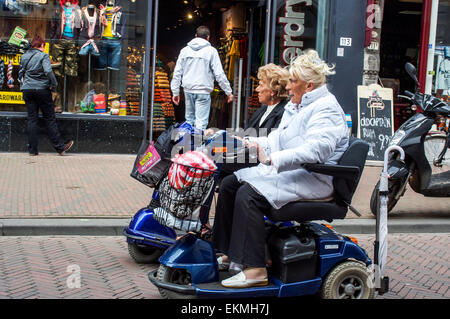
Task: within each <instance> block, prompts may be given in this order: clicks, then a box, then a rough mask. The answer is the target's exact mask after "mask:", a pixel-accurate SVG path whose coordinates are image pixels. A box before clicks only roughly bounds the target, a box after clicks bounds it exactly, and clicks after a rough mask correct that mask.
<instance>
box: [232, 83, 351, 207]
mask: <svg viewBox="0 0 450 319" xmlns="http://www.w3.org/2000/svg"><path fill="white" fill-rule="evenodd" d="M255 140H256V141H257V142H258V144H260V145H261V146H263V147H264V149H265V151H266V154H268V155H270V157H271V160H272V165H271V166H268V165H264V164H259V165H258V166H254V167H250V168H244V169H241V170H239V171H237V172H235V173H234V174H235V175H236V176H237V178H238V180H239V181H240V182H247V183H249V184H250V185H251V186H252V187H253V188H254V189H255V190H256V191H258V192H259V193H260V194H261V195H263V196H264V197H265V198H266V199H267V200H268V201H269V203H270V204H271V205H272V206H273V207H274V208H276V209H280V208H281V207H282V206H284V205H285V204H287V203H289V202H292V201H297V200H300V199H320V198H325V197H328V196H330V195H331V194H332V193H333V184H332V181H333V179H332V177H331V176H327V175H322V174H317V173H310V172H308V171H307V170H305V169H303V168H300V165H301V164H303V163H317V162H318V163H327V164H337V162H338V160H339V159H340V158H341V156H342V154H343V153H344V151H345V150H346V149H347V147H348V140H349V136H348V128H347V122H346V119H345V114H344V112H343V110H342V108H341V106H340V105H339V103H338V102H337V100H336V98H335V97H334V95H333V94H331V93H330V92H329V91H328V89H327V87H326V85H323V86H321V87H319V88H317V89H315V90H313V91H311V92H309V93H306V94H305V95H304V96H303V98H302V102H301V104H300V105H296V104H293V103H292V102H289V103H288V104H287V105H286V107H285V111H284V114H283V118H282V119H281V123H280V125H279V127H278V129H277V130H274V131H272V132H271V133H270V134H269V136H267V137H258V138H256V139H255Z"/></svg>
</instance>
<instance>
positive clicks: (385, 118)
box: [358, 84, 394, 161]
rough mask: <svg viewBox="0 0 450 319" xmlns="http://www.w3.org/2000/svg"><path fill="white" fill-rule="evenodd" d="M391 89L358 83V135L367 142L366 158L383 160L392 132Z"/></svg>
mask: <svg viewBox="0 0 450 319" xmlns="http://www.w3.org/2000/svg"><path fill="white" fill-rule="evenodd" d="M393 114H394V111H393V90H392V89H390V88H383V87H381V86H379V85H377V84H373V85H370V86H362V85H358V137H359V138H361V139H363V140H365V141H366V142H367V143H368V144H369V153H368V154H367V159H368V160H373V161H383V159H384V152H385V150H386V149H387V147H388V145H389V142H390V141H391V138H392V135H393V134H394V125H393V124H394V123H393Z"/></svg>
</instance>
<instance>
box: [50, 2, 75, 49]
mask: <svg viewBox="0 0 450 319" xmlns="http://www.w3.org/2000/svg"><path fill="white" fill-rule="evenodd" d="M59 3H60V5H61V6H60V7H59V8H58V7H57V8H56V9H55V11H54V12H53V18H52V20H51V23H50V30H49V32H50V34H49V37H50V38H51V39H63V38H65V39H71V40H72V39H74V40H76V39H78V37H79V32H80V29H81V27H82V21H81V8H80V6H79V5H78V0H71V1H65V0H60V1H59ZM67 3H70V5H69V4H67ZM69 8H70V9H69ZM69 12H70V16H68V14H69Z"/></svg>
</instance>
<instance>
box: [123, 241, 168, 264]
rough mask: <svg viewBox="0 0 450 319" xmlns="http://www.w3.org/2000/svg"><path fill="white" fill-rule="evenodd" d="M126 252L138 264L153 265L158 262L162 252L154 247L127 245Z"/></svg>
mask: <svg viewBox="0 0 450 319" xmlns="http://www.w3.org/2000/svg"><path fill="white" fill-rule="evenodd" d="M128 252H129V254H130V256H131V257H132V258H133V259H134V261H136V262H137V263H138V264H153V263H156V262H158V258H159V257H161V255H162V254H163V252H164V250H162V249H159V248H154V247H148V246H142V245H138V244H136V243H128Z"/></svg>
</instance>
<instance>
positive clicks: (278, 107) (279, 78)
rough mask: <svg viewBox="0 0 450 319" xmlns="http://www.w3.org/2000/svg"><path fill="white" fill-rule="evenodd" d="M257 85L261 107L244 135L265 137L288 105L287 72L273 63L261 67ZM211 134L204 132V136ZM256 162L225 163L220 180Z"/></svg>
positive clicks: (278, 122)
mask: <svg viewBox="0 0 450 319" xmlns="http://www.w3.org/2000/svg"><path fill="white" fill-rule="evenodd" d="M257 77H258V80H259V83H258V86H257V87H256V92H258V101H259V103H261V104H262V106H261V107H260V108H259V109H257V110H256V111H255V113H253V115H252V117H251V118H250V120H249V121H248V124H247V125H246V126H245V127H244V129H245V133H246V134H248V135H250V136H252V137H259V136H261V135H262V136H267V135H268V134H269V133H270V132H271V131H272V130H273V129H276V128H278V125H280V122H281V118H282V117H283V113H284V107H285V106H286V104H287V103H288V98H289V92H288V91H287V89H286V86H287V85H288V83H289V71H288V70H286V69H285V68H282V67H280V66H278V65H275V64H273V63H269V64H267V65H264V66H261V67H260V68H259V69H258V74H257ZM208 133H212V132H208V130H207V131H206V132H205V134H208ZM257 164H258V163H256V161H250V160H249V159H247V160H246V161H245V163H227V164H224V165H223V166H222V169H221V170H220V179H222V178H224V177H226V176H228V175H230V174H232V173H233V172H235V171H237V170H239V169H242V168H246V167H252V166H255V165H257Z"/></svg>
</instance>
